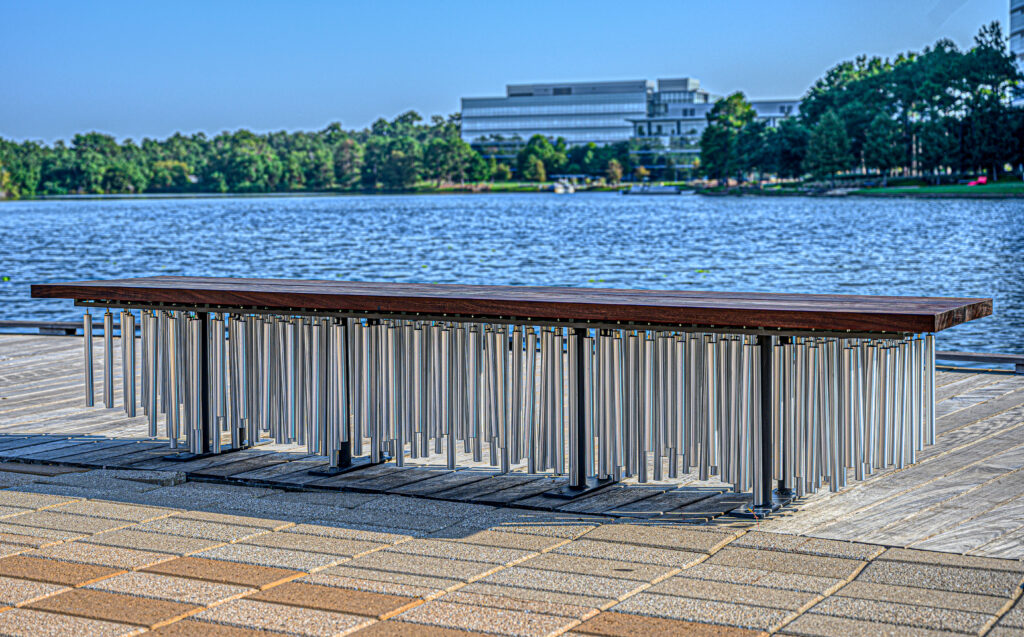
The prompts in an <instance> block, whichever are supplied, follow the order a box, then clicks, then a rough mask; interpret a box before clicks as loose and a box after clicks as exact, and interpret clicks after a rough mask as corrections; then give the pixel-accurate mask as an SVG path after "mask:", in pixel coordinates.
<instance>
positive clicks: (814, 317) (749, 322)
mask: <svg viewBox="0 0 1024 637" xmlns="http://www.w3.org/2000/svg"><path fill="white" fill-rule="evenodd" d="M32 296H33V297H34V298H68V299H75V300H76V301H93V302H98V303H101V304H102V302H109V303H111V304H117V303H153V304H158V303H162V304H167V305H179V306H191V305H200V306H206V305H209V306H217V307H220V308H224V309H230V308H236V309H244V308H270V309H282V310H336V311H337V310H343V311H353V312H366V313H378V312H379V313H393V312H394V313H413V314H415V313H419V314H420V315H422V316H424V317H441V316H443V315H460V316H473V317H478V318H480V319H486V318H492V319H497V318H504V319H509V318H517V319H523V322H524V323H526V322H529V321H528V320H526V319H535V320H538V321H545V320H564V321H574V322H585V321H590V322H594V323H600V324H619V323H622V324H628V323H631V322H632V323H638V324H646V323H651V324H657V325H684V326H687V327H689V326H697V327H716V328H748V329H755V328H773V329H776V328H777V329H784V330H801V331H806V330H828V331H855V332H915V333H919V332H937V331H939V330H944V329H946V328H948V327H952V326H954V325H958V324H960V323H964V322H967V321H971V320H974V319H977V318H981V317H984V316H988V315H990V314H992V299H987V298H942V297H908V296H861V295H837V294H769V293H761V292H698V291H690V292H685V291H668V290H613V289H600V288H565V287H525V286H491V285H438V284H425V283H370V282H361V281H305V280H292V279H235V278H212V277H179V276H156V277H145V278H137V279H117V280H109V281H78V282H68V283H49V284H42V285H33V286H32Z"/></svg>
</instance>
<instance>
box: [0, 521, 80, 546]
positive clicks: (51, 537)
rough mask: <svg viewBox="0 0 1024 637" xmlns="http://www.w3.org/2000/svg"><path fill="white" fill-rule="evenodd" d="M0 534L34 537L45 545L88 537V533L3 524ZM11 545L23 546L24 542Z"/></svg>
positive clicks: (0, 525)
mask: <svg viewBox="0 0 1024 637" xmlns="http://www.w3.org/2000/svg"><path fill="white" fill-rule="evenodd" d="M0 534H3V535H7V534H10V535H15V536H18V537H34V538H38V539H39V540H43V541H46V542H47V543H53V542H63V541H67V540H77V539H78V538H82V537H87V536H88V535H89V533H82V532H78V531H58V530H57V529H47V528H43V527H41V526H22V525H19V524H4V523H0ZM12 544H24V542H12Z"/></svg>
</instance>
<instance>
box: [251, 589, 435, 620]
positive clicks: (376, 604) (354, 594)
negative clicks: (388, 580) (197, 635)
mask: <svg viewBox="0 0 1024 637" xmlns="http://www.w3.org/2000/svg"><path fill="white" fill-rule="evenodd" d="M247 599H252V600H256V601H261V602H273V603H275V604H286V605H288V606H302V607H303V608H315V609H317V610H327V611H332V612H336V613H349V614H352V615H366V616H367V617H375V618H377V619H387V618H388V617H391V616H393V615H397V614H398V613H401V612H403V611H405V610H408V609H410V608H412V607H413V606H417V605H419V604H420V603H422V600H420V599H418V598H416V597H404V596H399V595H385V594H381V593H369V592H366V591H357V590H352V589H345V588H334V587H330V586H318V585H315V584H307V583H302V582H288V583H287V584H282V585H280V586H275V587H273V588H269V589H267V590H264V591H260V592H258V593H256V594H254V595H250V596H248V597H247Z"/></svg>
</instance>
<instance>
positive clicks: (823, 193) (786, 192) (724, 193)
mask: <svg viewBox="0 0 1024 637" xmlns="http://www.w3.org/2000/svg"><path fill="white" fill-rule="evenodd" d="M638 185H640V184H638V183H630V182H627V183H621V184H618V185H615V186H607V185H604V186H592V187H589V188H588V187H581V188H580V190H578V191H577V192H578V193H593V192H602V193H617V192H621V191H624V190H628V189H629V188H630V187H633V186H638ZM673 185H678V186H679V187H680V188H681V189H684V190H686V191H688V192H693V193H694V194H698V195H704V196H713V197H747V196H750V197H897V198H919V199H1021V198H1024V182H1019V181H1013V182H1010V181H1000V182H996V183H993V184H988V185H985V186H966V185H948V186H893V187H887V188H879V187H871V188H844V187H842V186H837V187H835V188H833V189H817V190H811V189H805V188H792V187H778V186H772V185H766V186H762V187H760V188H757V187H753V186H735V187H729V188H701V187H700V186H699V185H695V186H687V185H685V184H681V183H680V184H673ZM479 194H553V193H552V183H551V182H546V183H542V184H537V183H530V182H511V183H506V184H496V185H495V184H492V185H490V186H489V185H487V184H465V185H460V186H454V187H444V186H442V187H440V188H438V187H436V186H427V185H423V186H420V187H417V188H414V189H407V190H354V191H296V192H265V193H217V192H209V193H204V192H195V193H188V192H186V193H174V192H167V193H142V194H132V193H119V194H66V195H42V196H39V197H34V198H31V199H29V198H26V199H10V200H8V199H3V198H0V202H3V201H88V200H98V201H104V200H108V201H109V200H125V199H142V200H146V199H237V198H263V197H275V198H278V197H279V198H291V197H344V196H361V195H387V196H395V195H479Z"/></svg>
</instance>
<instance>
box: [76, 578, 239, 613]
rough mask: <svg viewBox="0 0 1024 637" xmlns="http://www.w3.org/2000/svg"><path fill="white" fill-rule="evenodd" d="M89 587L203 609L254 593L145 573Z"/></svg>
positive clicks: (102, 581) (215, 584)
mask: <svg viewBox="0 0 1024 637" xmlns="http://www.w3.org/2000/svg"><path fill="white" fill-rule="evenodd" d="M86 588H91V589H95V590H98V591H106V592H108V593H121V594H124V595H135V596H138V597H152V598H153V599H163V600H167V601H169V602H180V603H182V604H196V605H199V606H210V605H211V604H216V603H217V602H222V601H225V600H228V599H233V598H235V597H241V596H242V595H245V594H248V593H251V592H253V589H252V588H250V587H248V586H234V585H231V584H220V583H217V582H206V581H203V580H197V579H189V578H186V577H173V576H170V575H157V574H156V573H142V572H134V573H124V574H122V575H115V576H114V577H110V578H107V579H105V580H101V581H99V582H96V583H95V584H89V585H88V586H86Z"/></svg>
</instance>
